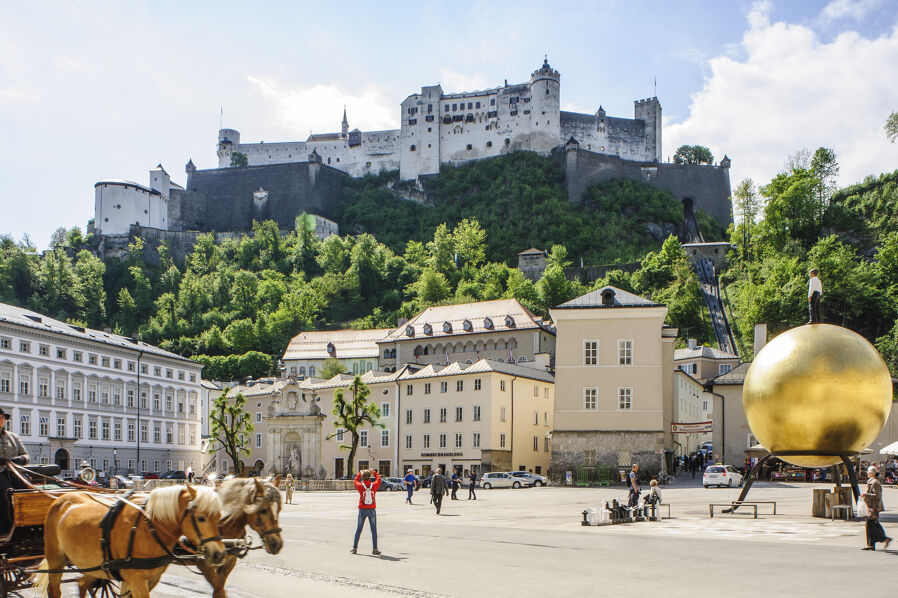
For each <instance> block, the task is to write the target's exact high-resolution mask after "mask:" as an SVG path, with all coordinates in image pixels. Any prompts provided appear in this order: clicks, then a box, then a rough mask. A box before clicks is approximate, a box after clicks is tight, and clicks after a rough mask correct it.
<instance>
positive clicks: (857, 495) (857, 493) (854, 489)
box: [842, 455, 861, 502]
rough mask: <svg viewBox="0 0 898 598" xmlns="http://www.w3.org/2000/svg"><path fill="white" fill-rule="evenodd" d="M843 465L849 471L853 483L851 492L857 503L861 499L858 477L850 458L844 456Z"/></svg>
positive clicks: (849, 477)
mask: <svg viewBox="0 0 898 598" xmlns="http://www.w3.org/2000/svg"><path fill="white" fill-rule="evenodd" d="M842 463H844V464H845V467H846V468H847V469H848V479H849V480H850V481H851V492H852V494H854V500H855V502H857V501H859V500H860V499H861V488H860V486H858V483H857V475H855V473H854V466H853V465H852V464H851V461H850V460H849V459H848V457H846V456H844V455H842Z"/></svg>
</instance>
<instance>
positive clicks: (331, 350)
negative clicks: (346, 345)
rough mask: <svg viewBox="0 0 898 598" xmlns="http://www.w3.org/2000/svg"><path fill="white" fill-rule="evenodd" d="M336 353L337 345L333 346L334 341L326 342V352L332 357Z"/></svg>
mask: <svg viewBox="0 0 898 598" xmlns="http://www.w3.org/2000/svg"><path fill="white" fill-rule="evenodd" d="M336 353H337V347H335V346H334V343H328V344H327V354H328V355H330V356H331V357H333V356H334V355H336Z"/></svg>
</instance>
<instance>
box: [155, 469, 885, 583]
mask: <svg viewBox="0 0 898 598" xmlns="http://www.w3.org/2000/svg"><path fill="white" fill-rule="evenodd" d="M813 487H815V485H814V484H792V483H773V484H770V483H764V484H756V485H755V486H754V487H753V488H752V491H751V494H750V495H749V499H750V500H751V499H754V500H776V501H777V515H776V516H773V515H770V514H767V513H769V510H768V509H767V508H765V507H766V506H762V507H761V508H760V510H759V514H758V519H757V520H755V519H752V517H751V515H750V514H749V513H748V512H747V513H745V514H736V515H721V516H719V517H718V516H717V515H716V514H715V517H714V518H713V519H711V518H709V517H708V503H709V502H719V501H721V500H724V501H725V500H732V499H735V498H736V497H737V496H738V489H713V488H712V489H704V488H702V487H701V486H700V485H698V484H696V483H695V482H693V481H692V480H687V481H685V482H683V481H681V482H680V484H679V485H678V486H676V487H666V488H664V489H662V493H663V496H664V500H665V502H669V503H671V504H672V515H673V518H672V519H670V520H665V521H663V522H646V523H633V524H625V525H614V526H604V527H583V526H581V525H580V521H581V519H582V517H581V512H582V511H583V509H585V508H586V507H587V506H590V505H597V504H599V503H601V502H604V501H605V500H610V499H612V498H618V499H619V500H621V499H625V497H626V493H625V490H624V489H623V488H622V487H621V486H617V487H613V488H610V489H609V488H603V489H587V488H553V487H549V488H532V489H520V490H510V489H509V490H489V491H486V490H480V491H478V492H477V495H478V500H477V501H465V500H460V501H450V500H448V497H447V499H446V500H444V501H443V510H442V515H440V516H437V515H436V514H435V512H434V509H433V507H432V506H430V505H429V504H428V494H427V490H424V491H421V492H418V493H416V494H415V497H414V499H413V500H414V501H415V504H414V505H412V506H409V505H406V504H405V493H400V492H396V493H389V492H382V493H379V494H378V496H377V503H378V516H377V523H378V535H379V548H380V549H381V550H382V551H383V555H382V556H380V557H376V556H373V555H371V535H370V532H369V531H368V529H367V528H366V529H365V531H364V532H363V534H362V539H361V542H360V544H359V554H357V555H352V554H350V553H349V548H350V547H351V545H352V536H353V533H354V531H355V522H356V514H357V508H356V505H357V500H358V499H357V495H356V493H354V492H353V493H349V492H320V493H297V494H296V497H295V498H296V500H295V504H293V505H285V506H284V511H283V513H282V516H281V526H282V527H283V529H284V540H285V546H284V549H283V550H282V551H281V553H280V554H278V555H269V554H266V553H264V551H261V550H259V551H254V552H252V553H251V555H250V556H249V557H247V558H246V559H244V560H243V561H242V562H241V563H240V564H239V565H238V566H237V568H236V569H235V571H234V573H233V574H232V575H231V578H230V580H229V583H228V592H229V595H230V596H232V597H233V598H244V597H251V596H275V597H280V596H288V595H289V596H293V595H309V596H334V597H344V596H345V597H350V596H352V597H354V598H358V597H359V596H365V597H366V598H380V597H383V596H421V597H423V596H510V595H515V596H541V595H553V596H573V595H581V594H588V595H594V594H595V592H596V590H598V589H600V590H601V591H602V592H606V591H607V592H615V593H620V592H624V591H632V586H633V585H634V584H635V587H636V588H637V591H638V592H639V593H640V594H645V593H656V592H657V593H661V595H664V596H705V595H712V594H714V595H720V596H758V595H763V596H790V597H795V596H809V597H810V596H812V597H814V598H820V597H823V596H850V595H853V594H856V593H858V591H859V590H860V589H861V588H863V591H862V593H863V594H864V596H865V597H869V596H886V595H889V596H891V595H894V590H892V589H891V588H890V587H889V586H890V585H891V583H892V582H891V578H890V577H889V576H888V575H887V573H888V572H890V571H891V568H892V567H893V566H894V565H896V564H898V560H893V559H894V558H895V556H898V544H896V546H895V548H896V551H894V552H891V551H890V552H889V553H884V552H882V551H879V552H876V553H869V552H864V551H861V550H860V548H861V547H862V546H863V545H864V524H863V522H845V521H836V522H831V521H830V520H828V519H827V520H823V519H814V518H811V517H810V515H809V513H810V508H811V506H810V505H811V488H813ZM817 487H822V485H820V486H817ZM459 495H460V496H466V495H467V491H466V490H465V491H464V492H459ZM884 501H885V505H886V508H888V507H889V505H894V506H895V508H896V510H898V490H893V489H889V488H887V489H885V493H884ZM883 523H884V525H885V527H886V531H887V533H890V534H893V535H895V536H896V537H898V514H896V515H891V516H890V515H889V514H888V512H887V513H886V514H885V515H884V517H883ZM209 594H210V592H209V587H208V585H207V584H206V582H205V580H204V579H203V578H202V577H198V576H196V575H193V574H191V573H190V572H189V571H187V570H185V569H182V568H179V567H170V568H169V570H168V573H166V575H165V577H164V579H163V583H162V584H161V585H160V587H159V588H158V589H157V590H156V591H155V592H154V596H166V597H167V596H172V597H178V598H188V597H190V596H194V595H209Z"/></svg>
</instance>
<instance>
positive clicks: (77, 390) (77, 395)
mask: <svg viewBox="0 0 898 598" xmlns="http://www.w3.org/2000/svg"><path fill="white" fill-rule="evenodd" d="M72 400H73V401H80V400H81V383H80V382H72Z"/></svg>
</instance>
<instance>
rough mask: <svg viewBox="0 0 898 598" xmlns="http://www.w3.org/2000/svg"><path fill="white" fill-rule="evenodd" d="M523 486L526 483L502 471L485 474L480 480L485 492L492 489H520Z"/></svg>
mask: <svg viewBox="0 0 898 598" xmlns="http://www.w3.org/2000/svg"><path fill="white" fill-rule="evenodd" d="M523 485H524V482H523V481H522V480H519V479H517V478H515V477H513V476H511V475H509V474H507V473H505V472H500V471H493V472H490V473H485V474H483V476H481V478H480V487H481V488H483V489H484V490H489V489H490V488H520V487H521V486H523Z"/></svg>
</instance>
